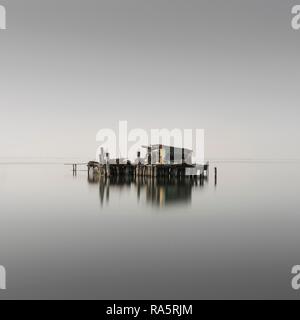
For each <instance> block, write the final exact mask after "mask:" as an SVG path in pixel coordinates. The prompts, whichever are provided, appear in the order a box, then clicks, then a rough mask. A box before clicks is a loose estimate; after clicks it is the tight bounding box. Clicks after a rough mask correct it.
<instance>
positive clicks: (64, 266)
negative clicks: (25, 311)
mask: <svg viewBox="0 0 300 320" xmlns="http://www.w3.org/2000/svg"><path fill="white" fill-rule="evenodd" d="M214 165H215V166H217V167H218V181H217V184H215V181H214V177H213V172H212V171H213V170H211V174H210V177H209V179H208V180H205V181H204V183H203V184H200V183H199V182H198V183H195V182H190V181H182V182H177V181H169V182H166V181H151V180H143V181H128V180H127V181H113V180H111V181H104V180H100V181H99V180H97V179H90V180H88V177H87V172H86V171H79V172H78V173H77V175H76V176H73V174H72V171H71V170H70V168H69V167H65V166H63V165H58V164H56V165H47V164H43V165H41V164H39V165H37V164H35V165H30V164H27V165H9V164H6V165H4V164H3V165H0V265H3V266H4V267H5V268H6V272H7V290H0V299H8V298H14V299H24V298H26V299H36V298H39V299H81V298H82V299H210V298H215V299H232V298H240V299H252V298H253V299H254V298H256V299H264V298H269V299H271V298H275V299H276V298H283V299H285V298H294V299H298V298H300V291H299V292H298V291H295V290H293V289H292V287H291V280H292V274H291V269H292V266H294V265H296V264H300V231H299V230H300V193H299V190H300V163H299V162H250V163H249V162H228V163H226V162H223V163H215V164H214Z"/></svg>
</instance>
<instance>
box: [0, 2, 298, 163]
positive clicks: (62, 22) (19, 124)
mask: <svg viewBox="0 0 300 320" xmlns="http://www.w3.org/2000/svg"><path fill="white" fill-rule="evenodd" d="M298 2H299V4H300V1H298ZM0 4H2V5H5V6H6V9H7V28H8V29H7V30H5V31H3V30H1V31H0V158H2V159H5V158H6V157H78V158H80V159H82V160H86V159H87V158H92V157H94V156H95V150H96V141H95V137H96V133H97V131H98V130H99V129H101V128H106V127H107V128H115V127H116V126H117V124H118V121H119V120H128V122H129V128H135V127H140V128H145V129H147V130H148V129H150V128H169V129H172V128H203V129H205V134H206V136H205V144H206V157H208V158H300V149H299V139H300V129H299V119H300V108H299V107H300V106H299V104H300V98H299V96H300V81H299V55H300V31H294V30H292V28H291V17H292V16H291V8H292V6H293V5H294V4H297V1H290V0H284V1H282V0H264V1H261V0H226V1H225V0H85V1H78V0H59V1H58V0H26V1H24V0H9V1H8V0H0ZM0 161H2V160H1V159H0Z"/></svg>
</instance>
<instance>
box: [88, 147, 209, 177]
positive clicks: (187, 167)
mask: <svg viewBox="0 0 300 320" xmlns="http://www.w3.org/2000/svg"><path fill="white" fill-rule="evenodd" d="M142 148H145V149H146V156H145V157H144V158H142V157H141V152H140V151H139V152H138V153H137V158H136V159H135V161H134V162H133V163H132V162H131V161H130V160H128V159H124V158H119V159H110V155H109V153H104V151H103V148H102V149H101V153H100V155H99V162H95V161H90V162H89V163H88V164H87V166H88V174H89V175H90V174H93V175H94V174H98V175H100V176H105V177H119V176H120V177H124V176H131V177H171V178H173V177H178V178H180V177H187V176H188V177H195V178H196V177H200V179H201V178H204V177H205V176H208V171H209V164H208V162H207V163H206V164H195V163H192V154H193V151H192V150H190V149H185V148H176V147H172V146H166V145H162V144H157V145H150V146H143V147H142Z"/></svg>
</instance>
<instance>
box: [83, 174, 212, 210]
mask: <svg viewBox="0 0 300 320" xmlns="http://www.w3.org/2000/svg"><path fill="white" fill-rule="evenodd" d="M88 181H89V183H93V184H94V183H95V182H96V181H97V182H98V183H99V198H100V202H101V204H102V205H103V204H104V201H106V203H108V202H109V201H110V200H111V199H110V194H114V193H120V192H128V190H132V189H131V187H132V186H134V188H135V191H136V196H137V199H138V201H139V200H140V199H144V200H145V201H146V203H148V204H154V205H158V206H168V205H174V204H175V205H177V204H188V203H190V202H191V200H192V194H193V190H194V189H195V188H197V187H203V186H204V183H205V181H206V179H204V180H201V181H200V183H199V180H197V179H190V178H183V179H176V178H157V179H151V178H147V177H136V178H133V177H130V176H124V177H110V178H107V177H103V176H99V175H98V176H97V177H96V178H92V177H91V176H90V178H89V180H88ZM126 190H127V191H126ZM131 192H132V191H131Z"/></svg>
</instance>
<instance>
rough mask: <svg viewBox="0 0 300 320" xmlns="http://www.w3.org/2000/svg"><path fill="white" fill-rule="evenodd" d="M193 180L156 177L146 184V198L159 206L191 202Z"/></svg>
mask: <svg viewBox="0 0 300 320" xmlns="http://www.w3.org/2000/svg"><path fill="white" fill-rule="evenodd" d="M193 187H194V183H193V181H190V179H188V180H185V179H183V180H177V179H156V180H152V181H151V180H150V183H148V184H146V200H147V202H149V203H152V204H157V205H159V206H164V205H171V204H175V205H176V204H180V203H189V202H191V200H192V189H193Z"/></svg>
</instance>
